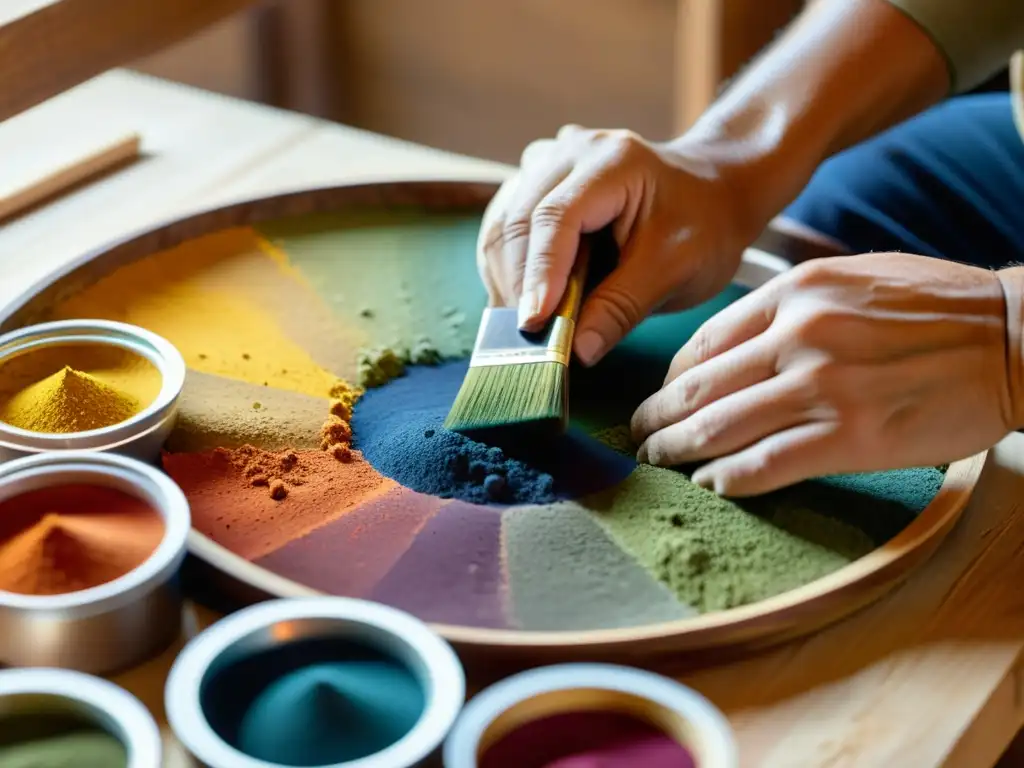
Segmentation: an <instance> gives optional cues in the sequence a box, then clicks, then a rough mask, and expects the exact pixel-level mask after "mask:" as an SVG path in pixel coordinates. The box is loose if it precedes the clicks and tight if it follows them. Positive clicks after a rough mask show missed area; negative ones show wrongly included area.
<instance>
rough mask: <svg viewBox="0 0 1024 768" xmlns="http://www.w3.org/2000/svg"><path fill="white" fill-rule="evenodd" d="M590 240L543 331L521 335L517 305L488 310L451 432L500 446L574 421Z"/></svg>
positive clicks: (449, 420)
mask: <svg viewBox="0 0 1024 768" xmlns="http://www.w3.org/2000/svg"><path fill="white" fill-rule="evenodd" d="M588 239H589V238H584V239H583V240H582V241H581V244H580V250H579V253H578V254H577V257H576V263H575V264H574V265H573V268H572V272H571V273H570V274H569V280H568V283H567V285H566V289H565V293H564V294H563V295H562V300H561V302H560V303H559V305H558V308H557V309H556V310H555V312H554V314H553V315H552V317H551V319H550V320H549V321H548V323H547V325H546V326H545V328H544V329H542V330H541V331H538V332H536V333H527V332H524V331H521V330H519V323H518V317H517V314H518V313H517V312H516V309H515V307H487V308H486V309H485V310H484V313H483V317H482V318H481V320H480V330H479V331H478V332H477V337H476V344H475V345H474V346H473V354H472V357H470V360H469V371H468V372H467V373H466V378H465V379H464V380H463V382H462V387H461V388H460V389H459V394H458V395H457V396H456V398H455V402H454V403H453V404H452V408H451V411H449V413H448V418H447V419H446V420H445V423H444V425H445V427H446V428H448V429H451V430H453V431H455V432H461V433H462V434H465V435H467V436H470V437H473V438H474V439H482V440H484V441H491V442H493V441H494V440H495V439H496V438H499V437H500V438H502V439H505V440H508V439H512V440H516V441H519V440H522V439H524V438H526V439H529V438H533V439H536V438H538V437H543V436H551V435H557V434H560V433H562V432H564V431H565V430H566V427H567V426H568V421H569V375H568V373H569V361H570V359H571V357H572V339H573V333H574V331H575V328H576V317H577V315H578V314H579V310H580V304H581V303H582V300H583V290H584V282H585V280H586V276H587V268H588V265H589V261H590V244H589V243H588Z"/></svg>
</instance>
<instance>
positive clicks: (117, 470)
mask: <svg viewBox="0 0 1024 768" xmlns="http://www.w3.org/2000/svg"><path fill="white" fill-rule="evenodd" d="M190 526H191V520H190V516H189V510H188V502H187V501H186V500H185V496H184V494H183V493H182V492H181V490H180V489H179V488H178V487H177V486H176V485H175V484H174V482H173V481H172V480H170V479H169V478H168V477H167V476H166V475H164V474H163V473H161V472H159V471H158V470H157V469H155V468H154V467H151V466H149V465H148V464H143V463H142V462H140V461H138V460H136V459H131V458H128V457H126V456H118V455H116V454H112V453H97V452H73V451H66V452H59V453H50V454H40V455H38V456H26V457H23V458H20V459H15V460H12V461H9V462H7V463H6V464H0V662H3V663H6V664H10V665H19V666H55V667H66V668H71V669H78V670H81V671H86V672H92V673H95V674H107V673H111V672H114V671H117V670H120V669H123V668H125V667H128V666H132V665H134V664H137V663H139V662H140V661H142V660H144V659H146V658H148V657H150V656H151V655H154V654H156V653H158V652H159V651H161V650H162V649H163V648H164V647H166V645H167V644H168V643H170V642H171V641H172V640H173V639H174V638H175V637H177V635H178V631H179V627H180V617H181V599H180V596H179V594H178V592H177V589H176V587H175V585H174V577H175V575H176V573H177V570H178V567H179V566H180V564H181V561H182V560H183V559H184V556H185V547H186V540H187V537H188V532H189V528H190Z"/></svg>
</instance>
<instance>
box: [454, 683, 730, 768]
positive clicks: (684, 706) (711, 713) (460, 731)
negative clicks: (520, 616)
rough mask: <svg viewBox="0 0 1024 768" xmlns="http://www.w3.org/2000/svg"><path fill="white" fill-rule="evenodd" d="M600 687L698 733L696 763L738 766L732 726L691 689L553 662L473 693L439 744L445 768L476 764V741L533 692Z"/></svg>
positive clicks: (467, 767)
mask: <svg viewBox="0 0 1024 768" xmlns="http://www.w3.org/2000/svg"><path fill="white" fill-rule="evenodd" d="M583 688H590V689H602V690H608V691H614V692H618V693H625V694H629V695H632V696H635V697H637V698H641V699H646V700H648V701H650V702H653V703H654V704H657V705H658V706H660V707H662V708H663V709H665V710H668V711H671V712H674V713H676V714H677V715H679V716H680V717H682V718H683V719H684V720H685V721H686V722H687V723H688V724H689V725H690V726H691V727H692V728H693V730H694V731H695V732H697V733H699V734H700V735H701V744H700V749H701V751H700V753H699V754H698V755H695V757H697V758H698V764H699V765H700V766H702V767H703V766H708V768H735V766H738V765H739V758H738V752H737V748H736V742H735V739H734V738H733V733H732V728H731V727H730V726H729V721H728V720H726V718H725V715H723V714H722V713H721V712H720V711H719V710H718V708H717V707H715V706H714V704H712V703H711V702H710V701H708V699H706V698H705V697H704V696H702V695H701V694H699V693H698V692H697V691H695V690H693V689H692V688H689V687H687V686H685V685H683V684H682V683H679V682H676V681H675V680H671V679H669V678H667V677H664V676H662V675H659V674H656V673H654V672H648V671H646V670H642V669H636V668H633V667H626V666H620V665H617V664H597V663H577V664H555V665H551V666H546V667H539V668H537V669H533V670H529V671H527V672H522V673H519V674H517V675H513V676H512V677H508V678H506V679H504V680H502V681H500V682H498V683H495V684H494V685H492V686H490V687H489V688H486V689H485V690H484V691H482V692H481V693H479V694H477V695H476V696H475V697H474V698H473V699H472V700H471V701H470V702H469V704H467V705H466V708H465V709H464V710H463V711H462V714H461V715H460V716H459V719H458V721H457V722H456V723H455V727H454V728H453V729H452V731H451V733H449V734H448V738H447V740H446V741H445V744H444V751H443V756H444V765H445V768H476V765H477V745H478V744H479V743H480V740H481V739H482V738H483V735H484V732H485V731H486V730H487V727H488V726H489V725H490V724H491V723H492V722H493V721H494V720H495V719H496V718H497V717H498V716H500V715H501V714H503V713H504V712H505V711H506V710H508V709H510V708H512V707H513V706H515V705H516V704H519V703H521V702H523V701H527V700H529V699H532V698H534V697H536V696H540V695H543V694H546V693H552V692H556V691H563V690H572V689H583Z"/></svg>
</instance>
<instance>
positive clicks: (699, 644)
mask: <svg viewBox="0 0 1024 768" xmlns="http://www.w3.org/2000/svg"><path fill="white" fill-rule="evenodd" d="M499 183H500V180H498V181H486V180H480V179H473V180H467V181H460V180H454V179H440V180H431V179H419V180H407V179H401V178H395V179H381V180H376V181H370V182H356V183H351V184H340V185H330V186H323V187H313V188H308V189H302V190H296V191H291V192H286V193H283V194H277V195H271V196H262V197H254V198H251V199H246V200H241V201H238V202H234V203H229V204H227V205H222V206H218V207H215V208H210V209H206V210H202V211H198V212H193V213H190V214H186V215H183V216H180V217H175V218H172V219H169V220H164V221H162V222H158V223H154V224H152V225H150V226H147V227H144V228H142V229H140V230H139V231H137V232H135V233H133V234H130V235H128V236H126V237H123V238H120V239H118V240H115V241H114V242H112V243H108V244H106V245H103V246H101V247H98V248H94V249H92V250H89V251H87V252H85V253H83V254H82V255H81V256H79V257H77V258H75V259H72V260H71V261H69V262H68V263H67V264H66V265H64V267H63V268H61V269H57V270H54V271H53V272H52V273H50V274H49V275H47V276H46V277H44V278H43V279H42V280H39V281H37V282H36V283H35V284H34V285H32V286H30V287H29V288H28V289H27V290H25V291H24V292H23V293H22V294H21V295H20V296H18V297H17V298H15V299H14V300H13V301H11V302H9V303H8V304H7V305H6V306H4V307H0V334H3V333H6V332H8V331H10V330H12V329H14V328H17V327H22V326H24V325H28V324H30V323H32V322H35V319H33V313H36V314H38V313H39V312H40V310H41V308H43V307H49V306H53V305H55V304H57V303H59V301H60V300H61V299H62V298H63V297H65V296H67V295H71V294H73V293H74V292H75V291H76V290H78V289H80V288H82V287H84V286H86V285H89V284H90V283H92V282H94V281H95V280H96V279H97V278H98V277H100V276H102V275H105V274H108V273H110V272H112V271H113V270H115V269H117V268H119V267H121V266H124V265H126V264H128V263H132V262H134V261H136V260H138V259H141V258H145V257H146V256H149V255H152V254H153V253H156V252H158V251H161V250H165V249H168V248H171V247H174V246H175V245H178V244H180V243H181V242H184V241H186V240H190V239H193V238H195V237H200V236H202V235H206V234H210V233H212V232H214V231H217V230H220V229H225V228H229V227H239V226H247V225H253V224H257V223H259V222H262V221H267V220H272V219H287V218H293V217H297V216H302V215H313V214H326V213H332V212H338V211H340V210H343V209H344V208H345V207H355V206H359V207H381V206H406V205H408V206H415V207H419V208H422V209H427V210H437V211H445V212H456V211H459V210H465V211H467V212H468V211H475V212H479V211H482V209H483V207H484V206H485V205H486V203H487V201H488V200H489V199H490V198H491V197H492V196H493V194H494V192H495V191H496V190H497V188H498V184H499ZM766 238H767V241H768V242H770V243H772V244H773V245H774V243H777V242H778V241H777V233H776V234H771V233H766ZM758 247H759V243H755V244H754V246H753V248H755V249H757V248H758ZM802 247H806V244H803V246H802ZM772 250H774V249H773V248H772V246H768V247H765V248H764V252H767V253H769V254H771V253H772ZM777 256H778V257H781V258H782V259H783V260H786V259H787V257H786V256H783V255H781V254H778V255H777ZM800 260H802V258H801V259H800ZM788 261H796V259H792V258H789V259H788ZM986 456H987V452H982V453H979V454H977V455H975V456H972V457H969V458H967V459H963V460H961V461H957V462H954V463H952V464H951V465H950V467H949V469H948V470H947V472H946V474H945V477H944V479H943V482H942V485H941V487H940V488H939V491H938V493H936V495H935V496H934V498H933V499H932V500H931V502H930V503H929V504H928V505H927V506H926V507H925V508H924V509H923V510H922V511H921V512H920V513H919V514H918V515H917V516H916V517H915V519H914V520H913V521H912V522H911V523H910V524H909V525H907V526H906V527H905V528H904V529H903V530H902V531H900V532H899V533H898V534H897V535H896V536H894V537H893V538H892V539H890V540H889V541H888V542H886V543H885V544H883V545H882V546H880V547H877V548H876V549H874V550H872V551H871V552H870V553H868V554H867V555H864V556H863V557H861V558H859V559H857V560H855V561H853V562H851V563H849V564H847V565H845V566H843V567H842V568H839V569H837V570H836V571H833V572H832V573H830V574H828V575H826V576H823V577H821V578H819V579H816V580H815V581H813V582H810V583H808V584H805V585H802V586H800V587H797V588H795V589H791V590H788V591H786V592H783V593H781V594H779V595H775V596H773V597H770V598H767V599H764V600H760V601H758V602H755V603H751V604H748V605H744V606H739V607H736V608H730V609H727V610H724V611H716V612H711V613H705V614H700V615H697V616H692V617H687V618H683V619H676V620H672V621H664V622H658V623H651V624H644V625H638V626H632V627H623V628H612V629H593V630H556V631H536V630H518V629H492V628H483V627H471V626H461V625H450V624H438V623H431V626H432V627H433V628H434V630H435V631H437V632H438V633H439V634H441V635H442V636H443V637H444V638H445V639H447V640H448V641H449V642H451V643H452V644H453V645H455V646H456V647H457V648H460V649H477V650H494V651H499V650H506V651H507V650H522V651H536V652H542V651H555V652H559V653H560V654H561V655H563V656H564V655H573V654H574V653H575V654H577V655H579V654H581V653H585V654H588V655H591V656H592V655H594V654H611V655H616V656H621V655H623V654H628V655H633V654H638V653H661V652H686V651H700V650H708V649H716V648H722V647H760V646H763V645H767V644H770V643H773V642H779V641H781V640H785V639H788V638H791V637H796V636H801V635H805V634H808V633H810V632H813V631H814V630H816V629H820V628H821V627H823V626H826V625H828V624H831V623H833V622H835V621H837V620H839V619H841V618H843V617H845V616H848V615H849V614H851V613H854V612H855V611H857V610H859V609H861V608H863V607H865V606H866V605H868V604H869V603H871V602H874V601H875V600H877V599H878V598H880V597H882V596H883V595H884V594H886V593H888V592H889V591H891V590H892V589H894V588H895V587H896V586H897V585H899V584H900V583H901V582H902V581H903V580H904V579H906V578H907V577H908V576H909V575H910V574H911V573H912V572H913V571H914V570H915V569H916V568H917V567H919V566H921V565H922V564H923V563H924V562H925V561H927V560H928V559H929V558H930V557H931V555H932V554H933V553H934V552H935V550H936V549H937V548H938V547H939V545H940V544H941V543H942V542H943V540H944V539H945V538H946V536H947V535H948V533H949V532H950V531H951V530H952V528H953V526H954V525H955V524H956V522H957V521H958V520H959V518H960V516H961V514H962V513H963V510H964V508H965V507H966V505H967V501H968V499H969V498H970V496H971V493H972V492H973V490H974V488H975V486H976V485H977V482H978V480H979V478H980V476H981V472H982V469H983V467H984V465H985V460H986ZM189 551H190V552H191V554H193V555H194V556H195V557H197V558H198V559H200V560H201V561H203V562H204V563H206V564H207V565H209V566H211V567H212V568H214V569H215V570H216V571H218V572H219V573H221V574H223V575H225V576H227V577H229V578H232V579H236V580H238V581H239V582H241V583H242V584H244V585H246V586H248V587H250V588H253V589H255V590H257V591H259V592H260V593H262V594H266V595H269V596H271V597H300V596H301V597H309V596H326V595H328V594H329V593H326V592H322V591H320V590H316V589H313V588H312V587H308V586H305V585H303V584H301V583H299V582H297V581H293V580H291V579H288V578H287V577H284V576H280V575H278V574H276V573H274V572H272V571H270V570H267V569H265V568H262V567H261V566H258V565H255V564H254V563H252V562H249V561H248V560H245V559H244V558H242V557H241V556H239V555H237V554H235V553H234V552H232V551H230V550H228V549H227V548H226V547H224V546H222V545H220V544H218V543H216V542H215V541H214V540H213V539H211V538H209V537H208V536H206V535H204V534H202V533H201V532H199V531H198V530H196V529H195V528H193V529H192V530H191V532H190V534H189Z"/></svg>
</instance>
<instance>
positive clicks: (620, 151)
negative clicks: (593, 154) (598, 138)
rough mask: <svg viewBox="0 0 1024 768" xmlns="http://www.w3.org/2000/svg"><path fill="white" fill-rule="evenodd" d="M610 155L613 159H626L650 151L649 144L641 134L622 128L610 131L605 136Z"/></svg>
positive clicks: (604, 139) (604, 141)
mask: <svg viewBox="0 0 1024 768" xmlns="http://www.w3.org/2000/svg"><path fill="white" fill-rule="evenodd" d="M603 143H604V144H605V145H606V146H607V152H608V155H609V156H610V157H611V158H612V159H613V160H618V161H624V160H629V159H632V158H635V157H636V156H638V155H640V154H646V153H647V152H648V149H649V147H648V144H647V142H646V141H644V140H643V138H641V137H640V135H639V134H637V133H634V132H633V131H629V130H625V129H620V130H614V131H608V132H607V134H606V135H605V136H604V138H603Z"/></svg>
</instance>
